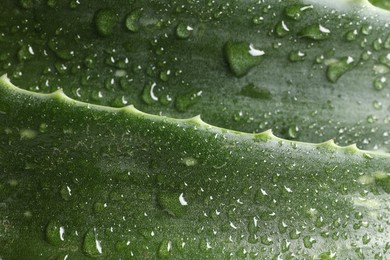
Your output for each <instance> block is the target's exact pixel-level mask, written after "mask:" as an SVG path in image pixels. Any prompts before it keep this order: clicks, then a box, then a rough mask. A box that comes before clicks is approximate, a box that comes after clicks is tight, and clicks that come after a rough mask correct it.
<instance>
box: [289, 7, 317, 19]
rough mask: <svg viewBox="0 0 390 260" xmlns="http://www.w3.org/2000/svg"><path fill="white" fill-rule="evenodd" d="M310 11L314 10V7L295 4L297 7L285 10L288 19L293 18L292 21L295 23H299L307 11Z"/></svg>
mask: <svg viewBox="0 0 390 260" xmlns="http://www.w3.org/2000/svg"><path fill="white" fill-rule="evenodd" d="M310 9H313V6H312V5H299V4H295V5H290V6H287V7H286V8H285V9H284V14H285V15H286V16H287V17H288V18H291V19H293V20H295V21H298V20H300V19H301V18H302V14H303V13H304V12H305V11H307V10H310Z"/></svg>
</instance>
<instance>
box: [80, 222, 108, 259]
mask: <svg viewBox="0 0 390 260" xmlns="http://www.w3.org/2000/svg"><path fill="white" fill-rule="evenodd" d="M83 252H84V253H85V254H86V255H88V256H90V257H99V256H101V255H102V254H103V248H102V246H101V241H100V240H98V236H97V234H96V230H95V229H91V230H89V231H88V232H87V234H86V235H85V237H84V241H83Z"/></svg>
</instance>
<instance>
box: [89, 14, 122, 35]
mask: <svg viewBox="0 0 390 260" xmlns="http://www.w3.org/2000/svg"><path fill="white" fill-rule="evenodd" d="M94 22H95V27H96V30H97V32H98V33H99V35H101V36H109V35H111V34H112V33H113V31H114V27H115V25H116V24H117V22H118V16H117V14H116V13H115V12H114V11H113V10H112V9H100V10H98V11H96V13H95V17H94Z"/></svg>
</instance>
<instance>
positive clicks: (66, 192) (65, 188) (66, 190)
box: [60, 185, 72, 200]
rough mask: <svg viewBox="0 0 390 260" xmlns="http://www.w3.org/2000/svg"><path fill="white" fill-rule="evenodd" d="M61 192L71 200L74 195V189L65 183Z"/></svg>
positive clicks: (65, 198) (62, 195)
mask: <svg viewBox="0 0 390 260" xmlns="http://www.w3.org/2000/svg"><path fill="white" fill-rule="evenodd" d="M60 194H61V197H62V198H63V199H64V200H70V199H71V196H72V190H71V188H70V187H69V186H68V185H64V186H62V188H61V190H60Z"/></svg>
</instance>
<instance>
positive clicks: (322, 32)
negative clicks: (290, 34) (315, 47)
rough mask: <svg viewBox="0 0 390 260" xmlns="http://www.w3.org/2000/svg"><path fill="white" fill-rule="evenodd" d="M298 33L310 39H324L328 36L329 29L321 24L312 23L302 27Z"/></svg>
mask: <svg viewBox="0 0 390 260" xmlns="http://www.w3.org/2000/svg"><path fill="white" fill-rule="evenodd" d="M298 35H299V36H301V37H304V38H309V39H312V40H325V39H328V38H329V35H330V30H329V29H328V28H326V27H324V26H322V25H321V24H313V25H309V26H307V27H305V28H303V29H302V30H301V31H300V32H299V34H298Z"/></svg>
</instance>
